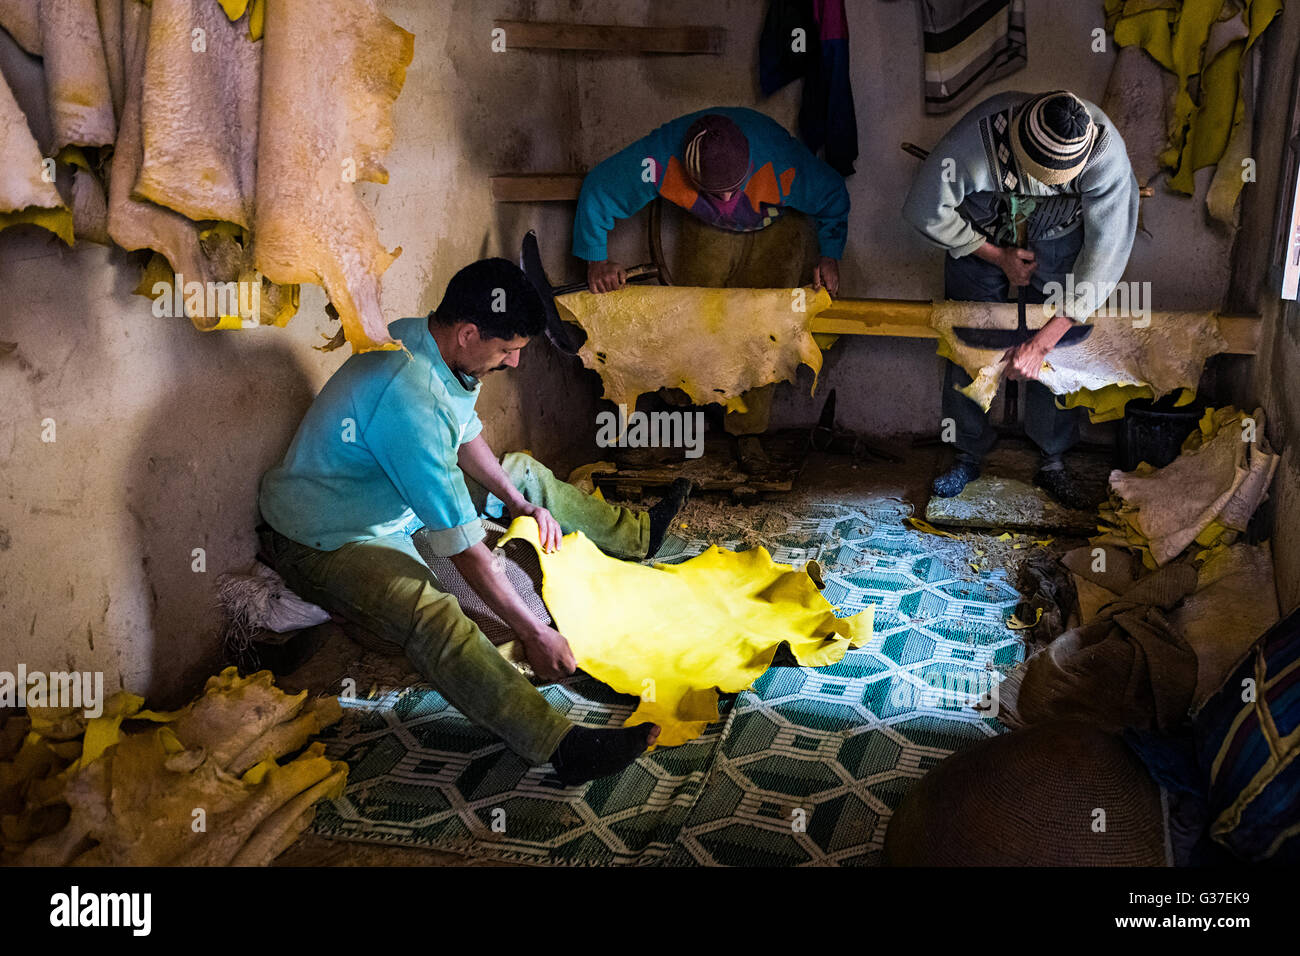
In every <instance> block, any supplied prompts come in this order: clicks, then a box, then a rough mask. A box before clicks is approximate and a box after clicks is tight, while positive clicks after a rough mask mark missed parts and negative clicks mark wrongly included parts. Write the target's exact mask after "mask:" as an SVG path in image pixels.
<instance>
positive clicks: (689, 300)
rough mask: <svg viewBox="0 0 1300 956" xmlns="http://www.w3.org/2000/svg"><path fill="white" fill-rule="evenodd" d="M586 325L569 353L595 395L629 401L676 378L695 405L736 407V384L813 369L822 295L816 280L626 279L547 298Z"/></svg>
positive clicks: (741, 388) (745, 386)
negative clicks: (775, 285)
mask: <svg viewBox="0 0 1300 956" xmlns="http://www.w3.org/2000/svg"><path fill="white" fill-rule="evenodd" d="M555 301H556V305H558V306H559V308H560V311H561V316H562V318H564V319H565V320H567V321H570V322H576V323H577V324H578V325H580V326H582V328H583V329H584V330H586V333H587V341H586V342H585V343H584V344H583V346H582V349H581V351H579V353H578V354H579V356H580V357H581V358H582V361H583V364H584V365H586V366H587V368H589V369H594V370H595V371H597V372H598V373H600V377H601V380H602V381H603V382H604V383H605V395H604V397H605V398H607V399H609V400H610V401H612V402H615V403H616V404H622V405H627V406H628V407H629V408H632V407H633V406H635V404H636V400H637V396H639V395H641V394H643V393H645V392H653V391H655V390H657V389H660V388H679V389H681V390H682V391H684V392H685V393H686V394H687V395H689V396H690V398H691V401H692V402H694V403H695V404H697V405H705V404H708V403H710V402H717V403H719V404H723V405H726V407H727V410H728V411H739V412H743V411H745V410H746V409H745V403H744V402H743V401H742V400H741V398H740V396H741V394H742V393H744V392H746V391H748V390H749V389H752V388H757V387H758V386H760V385H766V384H768V383H769V382H780V381H793V380H794V377H795V373H796V372H797V370H798V367H799V365H800V363H802V364H804V365H807V366H809V367H810V368H811V369H812V370H813V372H814V380H813V382H814V387H815V386H816V377H815V373H817V372H820V371H821V367H822V358H821V350H820V349H819V348H818V347H817V343H816V342H815V341H813V337H812V334H811V333H810V332H809V327H810V326H811V325H812V320H813V319H814V318H816V316H817V315H818V314H819V313H820V312H822V311H823V310H824V309H826V308H827V307H828V306H830V304H831V297H830V296H829V295H828V294H827V292H826V290H825V289H823V290H821V291H819V292H813V291H812V290H811V289H699V288H690V287H679V286H644V287H638V286H629V287H627V288H624V289H620V290H618V291H617V292H606V293H603V294H600V295H596V294H594V293H591V292H574V293H571V294H569V295H564V296H560V297H559V298H557V299H556V300H555Z"/></svg>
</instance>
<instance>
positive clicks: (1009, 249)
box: [998, 246, 1038, 288]
mask: <svg viewBox="0 0 1300 956" xmlns="http://www.w3.org/2000/svg"><path fill="white" fill-rule="evenodd" d="M998 265H999V266H1001V267H1002V271H1003V272H1005V273H1006V274H1007V278H1008V279H1010V280H1011V284H1012V285H1013V286H1016V287H1017V288H1021V287H1023V286H1027V285H1029V277H1030V276H1032V275H1033V274H1034V270H1035V269H1037V268H1038V258H1037V257H1036V256H1035V255H1034V254H1033V253H1032V252H1030V251H1029V250H1028V249H1017V248H1016V247H1015V246H1004V247H1003V248H1002V249H1001V250H1000V251H999V253H998Z"/></svg>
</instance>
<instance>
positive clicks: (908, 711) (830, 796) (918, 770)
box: [314, 501, 1022, 866]
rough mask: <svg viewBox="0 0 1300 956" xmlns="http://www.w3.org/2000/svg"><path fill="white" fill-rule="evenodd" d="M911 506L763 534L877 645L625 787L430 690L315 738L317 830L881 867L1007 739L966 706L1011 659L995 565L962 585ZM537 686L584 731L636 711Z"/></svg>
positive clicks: (544, 848) (390, 838) (638, 772)
mask: <svg viewBox="0 0 1300 956" xmlns="http://www.w3.org/2000/svg"><path fill="white" fill-rule="evenodd" d="M909 513H910V509H909V508H908V506H906V505H904V504H901V503H899V502H895V501H887V502H883V503H881V504H879V505H876V506H872V507H865V508H864V507H858V506H854V507H850V506H848V505H841V504H822V505H817V506H814V507H812V508H809V509H806V510H805V512H804V513H803V514H802V516H801V517H800V518H799V519H798V520H795V521H793V522H791V523H790V525H789V527H787V528H786V529H785V530H784V531H783V532H781V533H779V534H776V535H773V536H771V539H770V541H768V542H766V547H768V550H769V551H771V552H772V556H773V558H774V559H775V560H777V561H781V562H785V563H788V564H794V565H796V566H797V565H799V564H802V563H803V562H804V561H807V560H809V559H816V560H818V561H819V562H820V563H821V564H822V567H823V569H824V572H825V573H824V578H825V582H826V589H825V591H824V593H825V595H826V597H827V599H828V600H830V602H831V603H832V604H834V605H835V606H836V608H837V613H839V614H841V615H848V614H854V613H857V612H858V611H860V610H862V609H863V608H865V607H867V606H868V605H872V604H874V605H875V606H876V610H875V633H874V635H873V637H872V639H871V641H870V643H869V644H867V645H866V646H865V647H862V648H859V649H858V650H853V651H850V652H849V653H848V654H847V655H846V656H845V658H844V659H843V660H842V661H841V662H839V663H838V664H833V665H831V666H829V667H823V668H818V669H812V668H801V667H781V666H778V667H773V668H772V669H770V670H769V671H768V672H767V673H766V674H764V675H763V676H762V677H761V678H760V679H759V680H758V681H757V682H756V683H755V686H754V688H753V689H752V690H749V691H745V692H743V693H741V694H739V695H736V696H735V697H734V698H732V699H731V700H730V701H728V699H727V698H724V699H723V703H722V710H723V719H722V720H720V721H719V722H718V723H717V724H714V725H712V726H711V727H710V728H709V729H708V731H707V732H706V733H705V734H704V735H703V736H702V737H700V738H699V739H698V740H695V741H692V742H691V743H689V744H686V745H684V746H681V747H671V748H667V749H661V750H656V751H654V752H653V753H650V754H647V755H646V756H644V757H642V758H641V759H640V760H638V761H637V762H636V763H635V764H634V765H633V766H631V767H629V768H628V769H627V770H626V771H624V772H623V773H622V774H621V775H619V776H617V777H613V778H608V779H605V780H598V781H595V782H593V783H590V784H587V785H586V786H584V787H575V788H565V787H563V786H562V785H561V784H560V783H559V781H558V780H557V779H556V778H555V777H554V775H553V774H552V773H551V772H550V768H549V767H539V768H531V769H530V768H529V767H527V766H525V765H524V764H523V762H521V761H520V760H519V759H518V758H517V757H515V756H514V755H513V754H512V753H510V752H509V751H507V750H506V749H505V747H504V746H503V745H502V744H500V743H499V742H497V741H496V740H495V739H493V738H492V737H491V736H489V735H488V734H486V733H484V732H483V731H481V730H479V729H478V728H476V727H474V726H473V725H472V724H470V723H469V721H467V720H466V719H465V718H464V717H462V716H461V715H460V713H459V712H457V711H456V710H455V709H454V708H452V707H450V706H449V705H448V704H447V702H446V701H445V700H443V699H442V697H441V696H439V695H438V694H437V693H436V692H434V691H432V690H430V689H428V688H410V689H407V690H403V691H400V692H392V693H388V694H384V695H382V696H379V697H376V698H374V699H368V700H348V699H345V700H344V701H343V705H344V708H345V719H344V721H343V722H342V723H341V724H340V725H338V726H337V727H335V728H332V729H331V730H330V731H329V732H328V733H327V735H326V736H323V737H322V739H323V740H325V742H326V748H327V752H328V754H329V756H331V757H332V758H334V759H339V760H345V761H347V763H348V764H349V766H350V767H351V772H350V774H349V777H348V788H347V792H346V793H345V794H344V795H343V797H341V798H340V799H338V800H336V801H333V802H326V803H322V804H321V805H320V807H319V809H318V812H317V816H316V822H315V824H314V829H315V831H316V832H317V833H321V834H324V835H327V836H331V837H335V838H338V839H346V840H364V841H374V842H381V843H391V844H405V845H411V846H422V847H429V848H433V849H439V850H448V851H452V852H458V853H463V854H466V855H469V856H473V857H480V858H492V859H498V860H512V861H520V862H530V863H538V864H549V865H640V866H659V865H668V866H675V865H685V866H690V865H701V864H703V865H724V866H725V865H739V866H765V865H767V866H788V865H806V864H819V865H872V864H875V863H876V862H877V861H878V859H879V854H880V850H881V847H882V845H883V841H884V834H885V829H886V827H887V826H888V823H889V815H890V813H891V812H892V810H893V808H894V807H895V806H897V804H898V801H899V800H900V799H901V798H902V796H903V795H904V794H905V793H906V792H907V789H908V788H909V787H910V786H911V785H912V784H913V783H914V782H915V781H916V780H917V779H919V778H920V777H921V775H923V774H924V773H925V772H926V771H927V770H929V769H930V768H931V767H933V766H934V765H935V764H936V763H938V762H939V761H940V760H942V759H943V758H944V757H946V756H948V755H949V754H951V753H953V752H955V751H957V750H960V749H961V748H963V747H965V746H968V745H969V744H971V743H973V742H975V741H977V740H980V739H982V738H984V737H988V736H992V735H994V734H997V733H1000V732H1001V726H1000V725H999V724H998V722H997V721H996V719H994V718H993V717H991V716H988V715H981V714H980V713H978V712H976V711H974V710H973V709H972V708H970V707H969V706H968V701H969V700H970V699H971V698H974V697H979V696H981V695H983V694H984V693H986V692H988V691H989V689H990V688H991V686H993V684H995V683H996V681H997V679H998V676H999V675H1000V673H1001V672H1004V671H1005V670H1007V669H1008V668H1010V667H1011V666H1012V665H1013V664H1015V663H1016V662H1018V661H1019V660H1020V659H1021V654H1022V645H1021V643H1020V641H1019V640H1018V638H1017V637H1016V635H1015V633H1014V632H1013V631H1011V630H1008V629H1007V628H1006V626H1005V622H1006V620H1007V618H1009V617H1010V615H1011V613H1012V611H1013V610H1014V608H1015V604H1016V601H1017V594H1016V591H1015V589H1014V588H1012V587H1011V586H1010V585H1009V584H1008V583H1007V582H1006V580H1005V578H1004V576H1003V575H1002V574H1001V572H995V573H993V574H986V575H983V576H981V577H980V578H979V579H978V580H975V581H971V580H966V579H965V578H963V577H959V576H958V575H957V574H955V573H954V571H953V568H952V565H953V563H954V562H953V561H952V560H946V561H945V560H942V559H941V557H940V555H939V554H938V553H937V552H936V547H937V545H938V541H939V540H942V539H935V538H932V537H928V536H926V535H924V534H921V533H918V532H916V531H912V530H910V529H909V528H907V527H905V526H904V524H903V521H904V519H905V518H906V517H907V516H908V514H909ZM709 543H717V544H719V545H721V546H722V547H737V546H738V544H739V540H738V539H735V540H732V541H730V542H729V541H726V540H722V541H716V542H705V541H702V540H699V541H690V542H686V543H684V544H683V546H682V548H681V550H680V552H679V553H676V554H674V555H672V556H671V557H669V558H668V559H667V560H669V561H677V560H685V559H686V558H688V557H690V556H692V555H694V554H697V553H699V552H700V551H703V550H704V549H705V548H706V547H707V546H708V544H709ZM949 550H951V549H949ZM660 557H661V560H664V556H663V555H661V556H660ZM966 577H969V575H966ZM543 693H544V694H545V695H546V697H547V699H548V700H550V701H551V703H552V705H553V706H555V707H556V708H557V709H559V710H561V711H563V712H564V713H566V714H568V715H569V716H570V718H571V719H573V720H574V721H575V722H577V723H580V724H584V725H587V726H607V725H608V726H617V725H619V724H621V723H622V721H623V720H624V719H625V718H626V717H627V716H628V715H629V714H630V713H631V712H632V710H633V709H634V707H635V705H636V699H635V698H633V697H628V696H625V695H621V694H616V693H614V692H613V691H611V690H610V689H609V688H607V687H605V686H604V685H602V684H600V683H599V682H597V681H595V680H593V679H592V678H590V677H587V676H585V675H582V674H579V675H576V676H575V677H573V678H570V679H569V680H567V681H565V682H563V683H562V684H557V685H552V686H548V687H545V688H543Z"/></svg>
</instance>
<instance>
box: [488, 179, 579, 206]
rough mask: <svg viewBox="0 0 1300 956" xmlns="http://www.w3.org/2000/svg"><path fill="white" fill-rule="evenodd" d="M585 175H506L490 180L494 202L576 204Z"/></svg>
mask: <svg viewBox="0 0 1300 956" xmlns="http://www.w3.org/2000/svg"><path fill="white" fill-rule="evenodd" d="M585 176H586V174H585V173H505V174H502V175H500V176H493V177H492V198H493V199H495V200H496V201H497V202H576V201H577V199H578V192H579V191H580V190H581V189H582V180H583V179H584V178H585Z"/></svg>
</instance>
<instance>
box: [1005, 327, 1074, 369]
mask: <svg viewBox="0 0 1300 956" xmlns="http://www.w3.org/2000/svg"><path fill="white" fill-rule="evenodd" d="M1073 325H1074V322H1073V321H1072V320H1071V319H1070V318H1069V317H1068V316H1064V315H1056V316H1053V317H1052V319H1051V321H1049V322H1048V323H1047V324H1046V325H1044V326H1043V327H1042V328H1041V329H1039V330H1038V331H1037V332H1035V333H1034V335H1033V338H1030V339H1028V340H1026V341H1024V342H1021V343H1020V344H1019V345H1014V346H1012V347H1011V348H1009V349H1007V350H1006V351H1005V352H1003V353H1002V359H1003V361H1005V362H1006V363H1007V366H1006V369H1005V372H1006V376H1007V378H1011V379H1017V380H1020V381H1023V380H1026V379H1037V378H1038V376H1039V375H1040V374H1042V371H1043V362H1044V361H1046V359H1047V355H1048V353H1049V352H1051V351H1052V349H1054V348H1056V343H1057V342H1059V341H1061V336H1063V335H1064V334H1065V333H1066V331H1067V330H1068V329H1069V328H1070V327H1071V326H1073Z"/></svg>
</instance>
